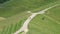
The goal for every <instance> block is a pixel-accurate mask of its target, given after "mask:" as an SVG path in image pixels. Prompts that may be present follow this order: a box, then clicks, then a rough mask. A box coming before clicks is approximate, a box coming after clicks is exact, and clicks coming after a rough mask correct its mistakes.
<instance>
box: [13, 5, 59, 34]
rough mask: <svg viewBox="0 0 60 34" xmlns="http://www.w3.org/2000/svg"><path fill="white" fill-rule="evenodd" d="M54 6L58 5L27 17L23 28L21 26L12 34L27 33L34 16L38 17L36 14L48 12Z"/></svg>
mask: <svg viewBox="0 0 60 34" xmlns="http://www.w3.org/2000/svg"><path fill="white" fill-rule="evenodd" d="M55 6H58V4H57V5H54V6H51V7H49V8H46V9H44V10H42V11H39V12H37V13H32V15H31V16H29V17H28V18H27V20H26V21H25V22H24V24H23V26H22V27H21V28H20V29H19V30H17V31H16V32H15V33H14V34H19V33H20V32H22V31H24V32H25V33H27V32H28V24H29V22H30V21H31V20H32V19H33V18H34V17H35V16H36V15H38V14H44V13H45V12H46V11H47V10H49V9H51V8H53V7H55Z"/></svg>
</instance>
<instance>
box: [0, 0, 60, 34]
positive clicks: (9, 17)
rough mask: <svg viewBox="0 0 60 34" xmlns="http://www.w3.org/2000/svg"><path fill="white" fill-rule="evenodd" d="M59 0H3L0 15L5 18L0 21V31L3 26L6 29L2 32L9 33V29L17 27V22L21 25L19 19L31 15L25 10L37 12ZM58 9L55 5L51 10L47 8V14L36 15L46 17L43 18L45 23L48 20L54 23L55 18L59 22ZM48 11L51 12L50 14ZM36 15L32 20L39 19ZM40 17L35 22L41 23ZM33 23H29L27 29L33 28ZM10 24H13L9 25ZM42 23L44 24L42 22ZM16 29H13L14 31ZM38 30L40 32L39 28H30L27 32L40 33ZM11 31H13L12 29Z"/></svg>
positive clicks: (24, 18)
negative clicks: (6, 0) (4, 0)
mask: <svg viewBox="0 0 60 34" xmlns="http://www.w3.org/2000/svg"><path fill="white" fill-rule="evenodd" d="M59 2H60V1H59V0H10V1H8V2H5V3H4V4H1V5H0V17H4V18H6V20H3V21H0V31H2V30H3V29H4V28H6V30H3V31H2V34H8V33H9V34H11V32H9V31H12V30H13V29H14V28H17V24H18V23H19V26H20V27H21V25H20V21H21V20H24V21H25V20H26V19H27V17H29V16H30V15H31V14H28V13H27V11H32V12H38V11H40V10H42V9H45V8H46V7H49V6H52V5H55V4H59ZM59 9H60V8H59V7H55V8H53V9H51V10H48V11H49V14H46V15H39V16H38V17H40V16H41V18H42V16H44V17H46V18H45V19H46V20H47V19H48V22H46V23H48V25H49V23H50V22H52V23H55V22H56V20H57V22H59V21H60V19H59V18H60V16H59V11H60V10H59ZM54 10H55V11H54ZM50 12H51V13H53V14H51V13H50ZM47 13H48V12H47ZM47 16H48V17H47ZM54 16H55V17H54ZM38 17H36V19H34V20H35V21H36V20H38V19H39V18H38ZM49 17H50V18H51V19H52V18H53V19H52V20H51V19H49ZM41 18H40V19H39V21H36V22H39V24H40V23H42V22H43V21H41ZM24 21H23V22H24ZM40 21H41V22H40ZM54 21H55V22H54ZM32 22H33V23H35V22H34V21H32ZM33 23H31V24H29V30H32V29H35V26H36V25H35V24H33ZM43 23H44V22H43ZM52 23H51V24H52ZM11 24H12V25H13V26H11ZM37 24H38V23H37ZM51 24H50V25H51ZM32 25H34V26H32ZM42 25H44V24H42ZM50 25H49V26H50ZM30 26H32V27H30ZM37 26H38V25H37ZM51 26H54V27H55V26H56V25H54V24H53V25H51ZM20 27H18V28H17V29H19V28H20ZM44 27H45V26H44ZM46 27H47V26H46ZM56 27H57V26H56ZM11 28H12V29H11ZM36 28H37V27H36ZM41 28H42V27H41ZM10 29H11V30H10ZM17 29H15V31H16V30H17ZM35 30H37V29H35ZM42 30H43V29H42ZM58 30H59V29H58ZM58 30H57V31H58ZM5 31H6V32H5ZM38 31H39V32H40V28H39V30H37V31H34V30H32V31H31V32H30V31H29V32H28V34H30V33H31V34H34V32H36V33H37V34H40V33H39V32H38ZM47 31H48V30H47ZM47 31H46V32H47ZM12 32H14V31H12ZM36 33H35V34H36ZM42 34H43V33H42Z"/></svg>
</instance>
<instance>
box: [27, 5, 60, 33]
mask: <svg viewBox="0 0 60 34" xmlns="http://www.w3.org/2000/svg"><path fill="white" fill-rule="evenodd" d="M59 15H60V6H57V7H54V8H52V9H50V10H48V11H47V12H46V14H45V15H44V14H43V15H37V16H36V17H35V18H34V19H33V20H32V21H31V22H30V23H29V32H28V33H27V34H60V16H59ZM42 18H45V19H44V20H43V19H42Z"/></svg>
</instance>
